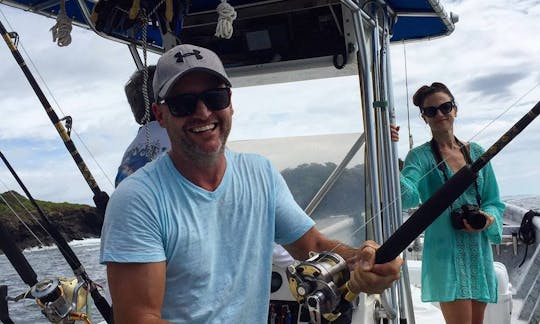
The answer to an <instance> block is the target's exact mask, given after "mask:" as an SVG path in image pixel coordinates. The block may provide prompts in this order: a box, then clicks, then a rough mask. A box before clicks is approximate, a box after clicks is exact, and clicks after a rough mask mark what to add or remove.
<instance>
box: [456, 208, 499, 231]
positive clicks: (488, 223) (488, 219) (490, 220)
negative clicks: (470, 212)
mask: <svg viewBox="0 0 540 324" xmlns="http://www.w3.org/2000/svg"><path fill="white" fill-rule="evenodd" d="M478 212H479V213H480V214H481V215H482V216H484V217H485V218H486V225H484V227H482V228H481V229H476V228H474V227H472V226H471V225H470V224H469V223H468V222H467V220H466V219H463V225H464V226H465V228H464V229H463V230H464V231H465V232H469V233H474V232H481V231H483V230H485V229H486V228H488V227H490V226H491V224H493V222H495V217H493V216H491V215H489V214H488V213H486V212H484V211H481V210H479V211H478Z"/></svg>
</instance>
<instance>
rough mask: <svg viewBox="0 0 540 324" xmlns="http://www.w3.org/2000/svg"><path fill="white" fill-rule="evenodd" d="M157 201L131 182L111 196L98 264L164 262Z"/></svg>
mask: <svg viewBox="0 0 540 324" xmlns="http://www.w3.org/2000/svg"><path fill="white" fill-rule="evenodd" d="M156 202H157V199H155V197H154V194H153V193H152V192H151V191H150V190H149V189H148V188H145V186H142V185H141V184H140V182H139V183H137V181H135V180H134V179H132V178H131V177H130V178H127V179H126V180H124V181H123V182H122V183H121V184H120V186H119V187H118V188H117V189H116V191H115V192H114V193H113V195H112V196H111V199H110V200H109V203H108V205H107V210H106V212H105V221H104V223H103V228H102V230H101V258H100V262H101V263H107V262H134V263H147V262H160V261H164V260H165V259H166V256H165V250H164V245H163V239H162V231H161V226H160V223H159V218H158V215H157V213H156V210H158V208H157V203H156Z"/></svg>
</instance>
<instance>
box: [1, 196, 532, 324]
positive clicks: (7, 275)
mask: <svg viewBox="0 0 540 324" xmlns="http://www.w3.org/2000/svg"><path fill="white" fill-rule="evenodd" d="M503 200H504V201H506V202H508V203H511V204H514V205H518V206H521V207H523V208H526V209H535V210H540V196H511V197H504V199H503ZM70 245H71V247H72V248H73V250H74V251H75V253H76V254H77V256H78V257H79V260H80V261H81V263H82V264H83V265H84V267H85V269H86V271H87V273H88V275H89V276H90V278H91V279H92V280H93V281H95V282H96V283H97V284H99V285H102V286H105V284H106V280H105V278H106V273H105V266H103V265H100V264H99V239H86V240H82V241H73V242H71V243H70ZM23 253H24V255H25V257H26V258H27V259H28V261H29V263H30V264H31V265H32V267H33V268H34V271H35V272H36V274H37V275H38V280H44V279H50V278H56V277H68V278H71V277H73V273H72V271H71V268H70V267H69V265H68V264H67V263H66V261H65V260H64V258H63V257H62V255H61V254H60V252H59V251H58V249H56V248H55V247H47V248H41V249H37V248H32V249H27V250H25V251H24V252H23ZM0 284H1V285H7V286H8V295H9V296H12V297H13V296H17V295H18V294H20V293H23V292H24V291H26V289H27V288H28V287H27V286H26V284H25V283H24V282H23V281H22V280H21V279H20V278H19V275H18V274H17V272H16V271H15V269H14V268H13V266H12V265H11V264H10V263H9V261H8V260H7V258H6V257H5V256H4V255H0ZM102 295H105V293H104V292H103V293H102ZM8 306H9V312H10V316H11V319H12V320H13V321H14V322H15V323H16V324H19V323H24V324H41V323H44V324H45V323H49V322H48V321H47V320H46V319H45V317H44V316H43V315H42V314H41V312H40V309H39V307H38V306H37V305H36V303H35V302H34V301H33V300H23V301H20V302H17V303H14V302H9V303H8ZM100 321H102V317H101V316H100V314H99V312H98V311H97V309H95V308H93V310H92V323H99V322H100Z"/></svg>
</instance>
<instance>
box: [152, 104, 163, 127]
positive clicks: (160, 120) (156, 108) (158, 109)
mask: <svg viewBox="0 0 540 324" xmlns="http://www.w3.org/2000/svg"><path fill="white" fill-rule="evenodd" d="M162 108H163V107H162V106H161V107H160V105H159V104H157V103H155V102H154V103H152V111H153V112H154V116H155V117H156V120H157V122H158V123H159V125H160V126H161V127H165V126H163V112H162V111H161V109H162Z"/></svg>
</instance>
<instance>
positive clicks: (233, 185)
mask: <svg viewBox="0 0 540 324" xmlns="http://www.w3.org/2000/svg"><path fill="white" fill-rule="evenodd" d="M225 154H226V155H225V156H226V159H227V168H226V171H225V175H224V177H223V180H222V182H221V184H220V185H219V186H218V188H217V189H216V190H215V191H213V192H210V191H207V190H204V189H202V188H200V187H198V186H196V185H194V184H193V183H191V182H190V181H188V180H187V179H186V178H184V177H183V176H182V175H181V174H180V173H179V172H178V171H177V170H176V168H175V167H174V165H173V162H172V160H171V158H170V156H169V155H168V154H163V155H162V156H160V157H159V158H158V159H156V160H155V161H153V162H151V163H149V164H147V165H146V166H144V167H143V168H141V169H139V171H138V172H136V173H134V174H132V175H131V176H129V177H128V178H126V179H125V180H124V181H123V182H122V183H121V184H120V185H119V186H118V188H117V190H116V191H115V192H114V193H113V195H112V196H111V199H110V201H109V204H108V206H107V211H106V214H105V222H104V224H103V229H102V236H101V262H102V263H107V262H136V263H138V262H139V263H146V262H160V261H166V262H167V270H166V288H165V298H164V301H163V307H162V317H163V319H165V320H168V321H171V322H173V323H265V322H266V321H267V314H268V302H269V298H270V278H271V269H272V248H273V243H272V242H274V241H276V242H277V243H280V244H288V243H292V242H294V241H295V240H297V239H298V238H300V237H301V236H302V235H303V234H304V233H305V232H306V231H308V230H309V229H310V228H311V227H313V225H314V222H313V221H312V220H311V218H309V217H308V216H307V215H306V214H305V213H304V212H303V211H302V209H301V208H300V207H299V206H298V204H296V202H295V201H294V199H293V197H292V195H291V193H290V191H289V189H288V188H287V185H286V183H285V181H284V179H283V178H282V176H281V175H280V174H279V172H278V171H277V170H276V169H274V168H273V167H272V166H271V164H270V162H269V161H268V160H266V159H265V158H263V157H261V156H258V155H253V154H238V153H234V152H231V151H229V150H227V151H226V153H225Z"/></svg>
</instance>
